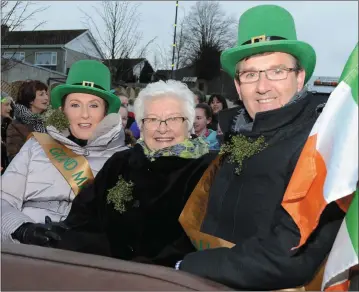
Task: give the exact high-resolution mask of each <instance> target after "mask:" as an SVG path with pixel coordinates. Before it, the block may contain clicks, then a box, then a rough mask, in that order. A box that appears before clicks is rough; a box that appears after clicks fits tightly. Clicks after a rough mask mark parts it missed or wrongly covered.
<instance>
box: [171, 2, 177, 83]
mask: <svg viewBox="0 0 359 292" xmlns="http://www.w3.org/2000/svg"><path fill="white" fill-rule="evenodd" d="M177 12H178V1H176V16H175V24H174V28H175V31H174V34H173V44H172V47H173V50H172V64H171V66H172V71H171V79H174V77H175V76H174V73H175V72H174V68H175V52H176V32H177Z"/></svg>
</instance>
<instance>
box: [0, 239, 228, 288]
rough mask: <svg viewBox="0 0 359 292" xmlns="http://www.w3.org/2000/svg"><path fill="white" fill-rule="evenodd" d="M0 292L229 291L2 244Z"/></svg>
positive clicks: (133, 266)
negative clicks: (85, 291)
mask: <svg viewBox="0 0 359 292" xmlns="http://www.w3.org/2000/svg"><path fill="white" fill-rule="evenodd" d="M1 256H2V257H1V268H2V269H1V286H2V287H1V288H2V291H9V290H17V291H20V290H27V291H31V290H32V291H34V290H37V291H41V290H42V291H44V290H47V291H54V290H56V291H65V290H66V291H70V290H72V291H74V290H77V291H79V290H87V291H95V290H97V291H99V290H102V291H111V290H112V291H114V290H117V291H124V290H127V291H130V290H137V291H145V290H147V291H150V290H152V291H181V290H182V291H183V290H189V291H199V290H206V291H218V290H221V291H224V290H230V289H229V288H227V287H225V286H222V285H220V284H217V283H214V282H211V281H208V280H205V279H201V278H199V277H196V276H192V275H190V274H187V273H184V272H180V271H176V270H174V269H169V268H165V267H160V266H153V265H146V264H139V263H134V262H127V261H122V260H117V259H113V258H108V257H102V256H96V255H89V254H82V253H77V252H70V251H65V250H59V249H52V248H44V247H39V246H32V245H23V244H3V245H2V249H1Z"/></svg>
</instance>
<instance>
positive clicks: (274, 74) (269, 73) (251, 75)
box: [236, 68, 298, 83]
mask: <svg viewBox="0 0 359 292" xmlns="http://www.w3.org/2000/svg"><path fill="white" fill-rule="evenodd" d="M296 71H298V69H296V68H275V69H267V70H258V71H242V72H237V73H236V77H237V79H238V80H239V81H240V82H241V83H254V82H257V81H258V80H259V75H260V73H261V72H264V73H265V75H266V77H267V79H268V80H275V81H277V80H284V79H287V77H288V74H289V72H296Z"/></svg>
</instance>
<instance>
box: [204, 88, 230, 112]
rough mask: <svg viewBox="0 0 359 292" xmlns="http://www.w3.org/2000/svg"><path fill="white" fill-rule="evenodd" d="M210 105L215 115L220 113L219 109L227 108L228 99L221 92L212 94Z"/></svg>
mask: <svg viewBox="0 0 359 292" xmlns="http://www.w3.org/2000/svg"><path fill="white" fill-rule="evenodd" d="M208 105H209V106H210V107H211V108H212V112H213V114H214V115H216V114H218V112H219V111H221V110H224V109H227V108H228V104H227V100H226V99H225V98H224V97H223V96H222V95H220V94H217V93H215V94H211V96H210V97H209V99H208Z"/></svg>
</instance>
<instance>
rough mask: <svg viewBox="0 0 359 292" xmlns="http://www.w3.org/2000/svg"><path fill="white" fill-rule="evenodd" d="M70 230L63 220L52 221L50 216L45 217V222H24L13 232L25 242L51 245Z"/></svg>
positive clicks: (19, 239) (14, 236)
mask: <svg viewBox="0 0 359 292" xmlns="http://www.w3.org/2000/svg"><path fill="white" fill-rule="evenodd" d="M67 230H69V227H68V226H66V224H65V223H63V222H52V221H51V219H50V217H49V216H46V217H45V223H30V222H27V223H24V224H22V225H21V226H20V227H19V228H18V229H16V230H15V232H14V233H13V234H12V237H13V238H14V239H17V240H18V241H20V242H21V243H24V244H32V245H40V246H47V247H51V246H54V245H55V244H56V243H57V242H58V241H60V240H61V235H62V234H63V233H64V232H66V231H67Z"/></svg>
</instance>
